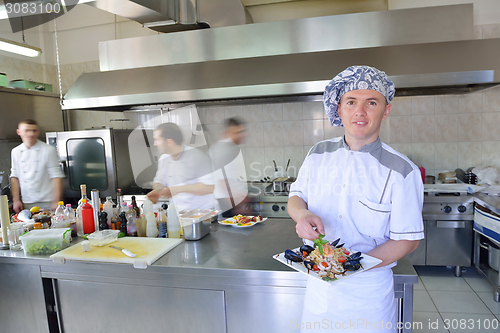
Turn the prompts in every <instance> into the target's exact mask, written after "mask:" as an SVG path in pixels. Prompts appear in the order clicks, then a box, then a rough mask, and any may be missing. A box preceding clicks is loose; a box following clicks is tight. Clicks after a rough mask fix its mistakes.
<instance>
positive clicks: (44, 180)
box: [10, 140, 64, 204]
mask: <svg viewBox="0 0 500 333" xmlns="http://www.w3.org/2000/svg"><path fill="white" fill-rule="evenodd" d="M11 162H12V167H11V170H10V177H16V178H17V179H19V184H20V187H21V197H22V201H23V203H27V204H29V203H35V202H50V201H52V191H53V189H54V188H53V186H52V181H51V180H52V178H64V173H63V172H62V169H61V166H60V165H59V158H58V156H57V151H56V149H55V148H54V147H52V146H50V145H48V144H46V143H43V142H42V141H40V140H37V141H36V143H35V144H34V145H33V146H31V147H30V148H28V147H26V145H25V144H24V143H21V144H20V145H19V146H17V147H15V148H14V149H12V152H11Z"/></svg>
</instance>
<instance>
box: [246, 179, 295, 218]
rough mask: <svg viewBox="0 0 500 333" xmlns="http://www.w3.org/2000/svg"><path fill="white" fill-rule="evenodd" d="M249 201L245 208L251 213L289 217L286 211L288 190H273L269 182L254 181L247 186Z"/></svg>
mask: <svg viewBox="0 0 500 333" xmlns="http://www.w3.org/2000/svg"><path fill="white" fill-rule="evenodd" d="M248 192H249V198H250V202H249V203H247V204H246V205H247V206H246V208H247V209H249V210H250V211H251V212H252V214H253V215H258V214H260V215H262V216H264V217H280V218H290V215H288V212H287V203H288V192H285V191H284V192H275V191H273V185H272V184H269V183H257V182H254V183H252V184H250V185H249V187H248Z"/></svg>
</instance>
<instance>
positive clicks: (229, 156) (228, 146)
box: [210, 138, 248, 206]
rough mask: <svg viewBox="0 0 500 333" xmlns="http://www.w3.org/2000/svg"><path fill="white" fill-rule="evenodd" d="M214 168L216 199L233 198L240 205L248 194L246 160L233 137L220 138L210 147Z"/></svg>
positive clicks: (235, 203)
mask: <svg viewBox="0 0 500 333" xmlns="http://www.w3.org/2000/svg"><path fill="white" fill-rule="evenodd" d="M210 157H211V158H212V165H213V170H214V173H213V175H214V178H215V188H214V195H215V198H216V199H228V198H231V197H232V198H233V201H234V205H235V206H236V205H238V204H239V203H240V202H242V201H243V199H245V198H246V196H247V194H248V186H247V176H246V169H245V161H244V160H243V155H242V153H241V149H240V147H239V146H238V145H237V144H235V143H234V142H233V140H232V139H231V138H227V139H224V140H220V141H218V142H216V143H215V144H214V145H212V146H211V147H210Z"/></svg>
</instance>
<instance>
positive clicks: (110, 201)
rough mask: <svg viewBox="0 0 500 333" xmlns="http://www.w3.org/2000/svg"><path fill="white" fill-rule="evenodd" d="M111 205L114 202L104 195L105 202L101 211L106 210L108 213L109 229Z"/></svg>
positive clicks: (109, 225)
mask: <svg viewBox="0 0 500 333" xmlns="http://www.w3.org/2000/svg"><path fill="white" fill-rule="evenodd" d="M113 205H114V202H113V200H112V198H111V197H106V202H105V203H104V205H102V211H103V212H106V213H107V214H108V221H107V222H108V228H109V229H111V218H112V217H113V214H114V211H113Z"/></svg>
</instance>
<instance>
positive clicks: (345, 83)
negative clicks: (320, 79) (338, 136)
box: [323, 66, 395, 126]
mask: <svg viewBox="0 0 500 333" xmlns="http://www.w3.org/2000/svg"><path fill="white" fill-rule="evenodd" d="M360 89H369V90H375V91H378V92H379V93H381V94H382V95H384V97H385V100H386V101H387V104H389V103H391V101H392V99H393V98H394V92H395V89H394V83H392V81H391V79H389V77H388V76H387V74H385V72H382V71H379V70H378V69H376V68H373V67H369V66H351V67H348V68H347V69H346V70H344V71H343V72H341V73H339V74H338V75H337V76H335V77H334V78H333V79H332V81H330V83H328V85H327V86H326V88H325V93H324V94H323V104H324V105H325V111H326V114H327V115H328V118H330V123H331V124H332V126H343V125H342V119H340V117H339V114H338V112H337V107H338V105H339V102H340V98H341V97H342V95H344V94H345V93H347V92H349V91H351V90H360Z"/></svg>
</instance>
